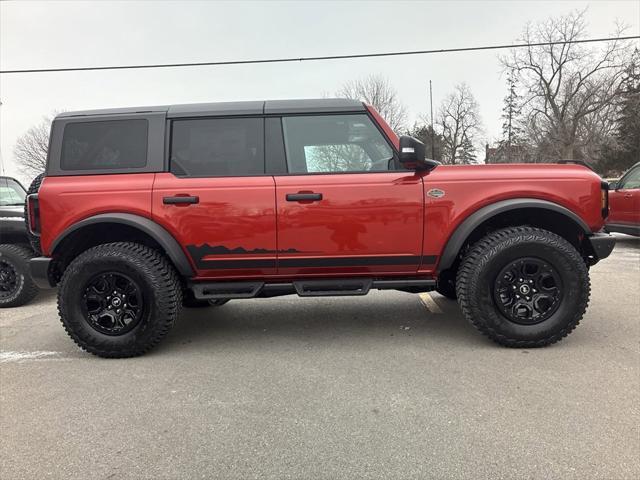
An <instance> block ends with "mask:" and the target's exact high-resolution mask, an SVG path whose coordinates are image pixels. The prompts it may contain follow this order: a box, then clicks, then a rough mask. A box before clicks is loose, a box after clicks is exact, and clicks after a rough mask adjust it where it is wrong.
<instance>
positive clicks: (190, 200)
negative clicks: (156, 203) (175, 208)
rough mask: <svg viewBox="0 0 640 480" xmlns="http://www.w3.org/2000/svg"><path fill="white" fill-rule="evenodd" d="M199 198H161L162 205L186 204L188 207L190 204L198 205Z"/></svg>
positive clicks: (177, 196) (178, 196)
mask: <svg viewBox="0 0 640 480" xmlns="http://www.w3.org/2000/svg"><path fill="white" fill-rule="evenodd" d="M199 202H200V198H199V197H196V196H180V195H176V196H174V197H163V198H162V203H164V204H165V205H179V204H186V205H189V204H191V203H199Z"/></svg>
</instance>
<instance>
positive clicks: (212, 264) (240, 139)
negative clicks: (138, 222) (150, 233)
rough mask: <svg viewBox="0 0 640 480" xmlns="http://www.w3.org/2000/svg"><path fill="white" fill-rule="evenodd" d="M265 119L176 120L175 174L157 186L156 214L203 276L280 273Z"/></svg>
mask: <svg viewBox="0 0 640 480" xmlns="http://www.w3.org/2000/svg"><path fill="white" fill-rule="evenodd" d="M263 123H264V121H263V119H262V118H246V117H245V118H227V119H224V118H199V119H187V120H174V121H173V123H172V137H171V138H172V141H171V145H170V172H168V173H159V174H157V175H156V179H155V182H154V187H153V216H154V219H155V220H156V221H157V222H158V223H160V224H161V225H163V226H164V227H165V228H167V230H169V231H170V232H171V233H172V234H173V235H174V237H175V238H176V239H177V240H178V242H179V243H180V244H181V245H182V246H183V247H184V248H185V249H186V251H187V253H188V255H189V256H190V258H191V261H192V263H193V265H194V266H195V268H196V272H197V276H198V277H200V278H234V277H242V278H247V277H263V276H265V275H273V274H275V273H276V256H277V248H276V212H275V198H274V197H275V186H274V181H273V177H271V176H267V175H265V174H264V142H263V136H264V135H263V132H264V125H263Z"/></svg>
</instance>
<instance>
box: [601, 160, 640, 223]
mask: <svg viewBox="0 0 640 480" xmlns="http://www.w3.org/2000/svg"><path fill="white" fill-rule="evenodd" d="M609 208H610V212H611V213H610V215H609V219H608V223H612V224H616V225H629V226H636V227H637V226H638V225H640V165H637V166H635V167H634V168H633V169H632V170H630V171H629V172H628V173H627V174H626V175H625V176H624V177H623V178H621V179H620V182H619V183H618V185H617V188H616V190H615V191H613V192H610V193H609Z"/></svg>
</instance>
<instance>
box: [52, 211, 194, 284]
mask: <svg viewBox="0 0 640 480" xmlns="http://www.w3.org/2000/svg"><path fill="white" fill-rule="evenodd" d="M136 240H137V241H139V242H141V243H144V244H147V245H148V246H151V247H154V248H157V249H159V250H161V251H162V252H163V253H165V254H166V255H167V256H168V257H169V259H170V260H171V262H172V263H173V264H174V266H175V267H176V269H177V270H178V272H179V273H180V275H182V276H184V277H192V276H193V275H194V270H193V267H192V266H191V263H190V262H189V259H188V258H187V255H186V254H185V252H184V250H182V247H181V246H180V244H179V243H178V241H177V240H176V239H175V238H174V237H173V235H171V233H169V232H168V231H167V230H166V229H165V228H164V227H162V226H161V225H159V224H158V223H156V222H154V221H153V220H151V219H149V218H146V217H142V216H140V215H135V214H131V213H103V214H98V215H94V216H91V217H88V218H85V219H83V220H80V221H79V222H77V223H74V224H73V225H71V226H70V227H68V228H67V229H66V230H65V231H64V232H62V233H61V234H60V235H59V236H58V237H56V239H55V240H54V241H53V242H52V243H51V247H50V251H51V253H52V256H56V257H60V258H63V259H65V258H66V259H67V260H68V257H69V256H70V254H69V253H68V252H69V250H71V251H72V252H73V253H75V252H74V251H78V250H79V251H84V250H86V249H87V248H90V247H92V246H95V245H99V244H102V243H110V242H113V241H136ZM78 253H79V252H78Z"/></svg>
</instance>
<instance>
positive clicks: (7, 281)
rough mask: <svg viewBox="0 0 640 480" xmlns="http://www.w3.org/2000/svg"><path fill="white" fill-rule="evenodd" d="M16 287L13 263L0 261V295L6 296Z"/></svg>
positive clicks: (16, 274) (16, 275) (16, 280)
mask: <svg viewBox="0 0 640 480" xmlns="http://www.w3.org/2000/svg"><path fill="white" fill-rule="evenodd" d="M17 287H18V273H17V272H16V270H15V268H14V267H13V265H11V264H10V263H9V262H6V261H4V260H3V261H0V297H8V296H9V295H11V294H12V293H13V292H14V291H15V289H16V288H17Z"/></svg>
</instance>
